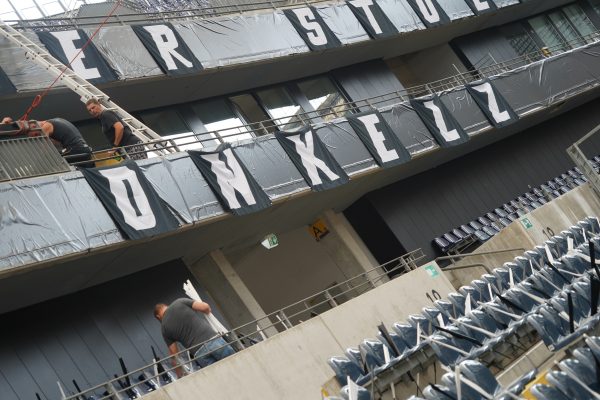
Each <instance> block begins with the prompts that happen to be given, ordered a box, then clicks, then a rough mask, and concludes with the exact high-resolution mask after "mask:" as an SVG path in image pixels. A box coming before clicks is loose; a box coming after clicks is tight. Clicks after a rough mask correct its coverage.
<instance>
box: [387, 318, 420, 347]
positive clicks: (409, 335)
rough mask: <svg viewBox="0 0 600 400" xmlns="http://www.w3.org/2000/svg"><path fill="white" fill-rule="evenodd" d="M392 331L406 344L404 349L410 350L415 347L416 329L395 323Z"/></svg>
mask: <svg viewBox="0 0 600 400" xmlns="http://www.w3.org/2000/svg"><path fill="white" fill-rule="evenodd" d="M392 329H393V330H394V331H395V332H396V333H397V334H398V336H399V337H400V338H401V339H402V340H403V341H404V343H406V347H408V348H409V349H412V348H414V347H416V346H417V329H416V328H415V327H414V326H412V325H410V324H403V323H398V322H396V323H395V324H394V325H392ZM419 342H420V341H419Z"/></svg>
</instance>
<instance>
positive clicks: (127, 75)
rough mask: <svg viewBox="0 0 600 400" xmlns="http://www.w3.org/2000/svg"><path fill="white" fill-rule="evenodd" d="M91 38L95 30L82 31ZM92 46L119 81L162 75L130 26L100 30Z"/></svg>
mask: <svg viewBox="0 0 600 400" xmlns="http://www.w3.org/2000/svg"><path fill="white" fill-rule="evenodd" d="M84 31H85V32H86V33H87V34H88V36H91V35H92V34H93V33H94V31H95V29H84ZM94 44H95V45H96V48H97V49H98V51H99V52H100V54H102V56H103V57H104V59H105V60H106V62H107V63H108V64H109V65H110V67H111V68H112V69H113V70H115V71H116V72H117V75H118V76H119V79H121V80H123V79H131V78H143V77H146V76H156V75H163V72H162V71H161V70H160V68H159V66H158V64H156V62H155V61H154V59H153V58H152V57H151V56H150V54H149V53H148V51H147V50H146V48H145V47H144V45H143V44H142V42H141V41H140V39H139V38H138V37H137V35H136V34H135V33H134V32H133V29H131V27H130V26H109V27H106V28H102V29H100V30H99V31H98V33H97V34H96V36H95V37H94Z"/></svg>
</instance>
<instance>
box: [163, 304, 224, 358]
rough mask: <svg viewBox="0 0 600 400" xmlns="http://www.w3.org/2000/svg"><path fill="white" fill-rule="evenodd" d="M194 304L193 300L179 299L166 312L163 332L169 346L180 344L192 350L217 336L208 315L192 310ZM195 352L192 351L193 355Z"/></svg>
mask: <svg viewBox="0 0 600 400" xmlns="http://www.w3.org/2000/svg"><path fill="white" fill-rule="evenodd" d="M193 303H194V301H193V300H191V299H185V298H183V299H177V300H175V301H174V302H172V303H171V305H169V307H168V308H167V310H166V311H165V314H164V315H163V319H162V324H161V330H162V335H163V338H164V339H165V342H166V343H167V346H170V345H171V344H173V343H174V342H179V343H181V344H182V345H183V346H184V347H185V348H191V347H192V346H195V345H198V344H200V343H202V342H204V341H206V340H208V339H210V338H212V337H214V336H215V335H216V334H217V332H215V330H214V329H213V328H212V326H210V324H209V323H208V319H207V318H206V315H205V314H203V313H201V312H200V311H195V310H194V309H192V304H193ZM195 351H196V349H192V353H194V352H195Z"/></svg>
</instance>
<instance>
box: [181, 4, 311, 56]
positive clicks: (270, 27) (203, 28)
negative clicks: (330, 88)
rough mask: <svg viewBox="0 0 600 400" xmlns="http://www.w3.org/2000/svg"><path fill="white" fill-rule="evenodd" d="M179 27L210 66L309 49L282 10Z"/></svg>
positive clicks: (198, 22)
mask: <svg viewBox="0 0 600 400" xmlns="http://www.w3.org/2000/svg"><path fill="white" fill-rule="evenodd" d="M175 29H176V30H177V32H179V34H180V35H181V37H182V38H183V40H184V41H185V42H186V43H187V44H188V46H189V47H190V49H191V50H192V53H194V55H195V56H196V58H197V59H198V60H200V62H201V63H202V65H203V66H204V67H206V68H210V67H221V66H224V65H230V64H237V63H245V62H251V61H258V60H264V59H270V58H276V57H283V56H287V55H290V54H296V53H306V52H308V51H309V50H308V47H307V46H306V44H305V43H304V41H303V40H302V39H301V38H300V36H299V35H298V33H297V32H296V30H295V29H294V27H293V26H292V24H291V23H290V22H289V20H288V19H287V18H286V17H285V16H284V15H283V13H282V12H276V13H273V14H257V15H248V16H246V15H244V16H236V17H230V18H221V19H215V20H203V21H195V22H188V23H183V24H175Z"/></svg>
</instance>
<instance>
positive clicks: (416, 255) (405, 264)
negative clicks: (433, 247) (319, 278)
mask: <svg viewBox="0 0 600 400" xmlns="http://www.w3.org/2000/svg"><path fill="white" fill-rule="evenodd" d="M423 258H425V254H424V253H423V251H422V250H421V249H417V250H413V251H411V252H409V253H407V254H404V255H402V256H400V257H397V258H394V259H392V260H390V261H388V262H386V263H384V264H381V265H378V266H376V267H374V268H372V269H370V270H368V271H365V272H363V273H361V274H359V275H357V276H355V277H353V278H350V279H348V280H346V281H344V282H341V283H339V284H337V285H335V286H333V287H330V288H328V289H325V290H322V291H320V292H317V293H316V294H313V295H312V296H309V297H307V298H305V299H302V300H300V301H297V302H295V303H293V304H290V305H288V306H286V307H284V308H281V309H279V310H277V311H274V312H272V313H270V314H268V315H267V316H265V317H263V318H259V319H256V320H254V321H251V322H249V323H246V324H243V325H241V326H239V327H237V328H234V329H232V330H231V331H230V332H231V333H232V334H233V336H234V340H232V341H230V342H229V343H228V344H230V345H238V346H239V345H241V347H242V348H244V346H243V344H242V343H241V342H242V341H243V340H244V339H252V337H251V336H252V335H255V334H260V333H261V332H262V334H265V332H264V331H268V330H269V329H276V328H277V326H278V325H279V326H282V327H283V329H284V330H287V329H289V328H290V327H291V326H288V324H289V325H292V326H293V325H294V321H293V318H294V317H296V316H298V315H299V314H301V313H302V312H316V313H317V314H318V308H319V307H320V306H323V305H324V304H328V305H329V306H330V307H331V308H334V307H336V306H337V305H338V302H337V301H336V300H338V301H339V300H340V298H341V297H342V296H345V295H346V294H349V293H350V292H351V291H353V290H355V289H356V288H359V287H362V286H364V285H368V286H370V288H371V289H372V288H373V287H375V286H374V285H373V280H379V279H383V277H384V276H388V274H392V273H394V272H397V271H400V272H402V273H407V272H410V271H412V270H415V269H417V268H418V265H417V262H418V261H420V260H422V259H423ZM394 263H398V264H397V265H395V266H393V267H391V268H389V269H388V268H386V267H387V266H389V265H391V264H394ZM374 273H375V274H377V276H375V277H372V276H371V275H373V274H374ZM398 276H399V275H398ZM396 277H397V276H396ZM359 279H361V280H363V282H361V283H360V284H359V285H357V286H351V284H352V282H354V281H356V280H359ZM342 286H348V287H350V289H348V290H345V291H342V292H340V293H335V294H332V291H333V290H335V289H336V288H341V287H342ZM370 288H367V289H366V290H365V291H364V292H360V293H358V294H357V295H355V296H353V297H352V298H354V297H358V296H360V295H361V294H363V293H365V292H366V291H368V290H370ZM320 297H324V298H325V300H323V301H321V302H318V303H316V304H313V305H311V306H310V307H308V305H307V301H310V300H311V299H315V298H320ZM332 299H333V302H331V300H332ZM348 300H349V299H348ZM297 305H304V306H305V309H304V310H302V311H300V312H298V311H296V312H295V313H294V314H289V315H288V314H286V311H288V310H290V309H292V308H293V307H295V306H297ZM288 312H289V311H288ZM277 317H279V318H277ZM281 317H283V318H281ZM271 318H274V319H276V322H272V321H271ZM264 320H267V321H269V325H264V326H262V327H261V328H259V329H255V330H253V331H252V332H250V333H247V334H240V332H241V330H242V329H244V328H246V327H249V326H252V327H258V326H259V324H260V322H261V321H264ZM297 323H298V324H299V323H302V321H301V320H298V322H297ZM267 333H268V332H267ZM265 336H268V335H265ZM252 340H253V339H252ZM204 343H205V342H204ZM204 343H200V344H197V345H195V346H192V349H195V348H198V347H199V346H201V345H202V344H204ZM189 350H190V349H184V350H182V351H180V352H179V353H177V354H174V355H171V356H168V357H165V358H162V359H160V360H157V361H156V362H154V363H152V364H148V365H145V366H143V367H141V368H137V369H135V370H133V371H129V372H128V373H127V374H123V375H121V376H118V377H115V378H114V379H111V380H109V381H106V382H103V383H101V384H99V385H96V386H93V387H91V388H89V389H86V390H83V391H81V392H80V393H77V394H74V395H71V396H68V397H66V398H65V399H64V400H79V399H81V398H88V395H90V394H93V393H94V392H96V391H99V390H105V389H106V388H107V387H112V392H113V393H110V392H111V391H110V390H109V391H108V392H109V393H108V394H107V395H103V396H102V397H99V398H98V397H96V399H97V400H109V399H111V398H112V395H114V394H115V393H116V394H117V395H118V394H119V393H124V392H126V391H128V390H130V389H132V388H133V387H135V386H139V385H141V383H132V385H131V386H128V387H125V388H121V389H120V390H115V385H116V384H117V382H119V381H122V382H123V381H125V377H130V378H131V380H132V381H133V380H134V379H135V376H137V375H138V374H140V373H143V372H145V371H146V372H147V371H153V372H152V373H149V374H148V375H147V378H148V379H159V375H162V374H158V375H157V374H156V373H155V372H154V366H155V365H156V364H158V363H160V364H163V363H166V362H169V363H170V362H171V360H173V359H175V360H177V365H176V366H170V367H169V368H165V369H166V371H169V372H170V371H175V370H176V369H178V368H188V369H191V370H190V371H189V372H193V367H192V366H191V364H192V362H193V361H194V360H195V358H189V357H188V355H189ZM181 357H183V358H184V360H181ZM117 398H119V397H117ZM113 399H114V398H113Z"/></svg>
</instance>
